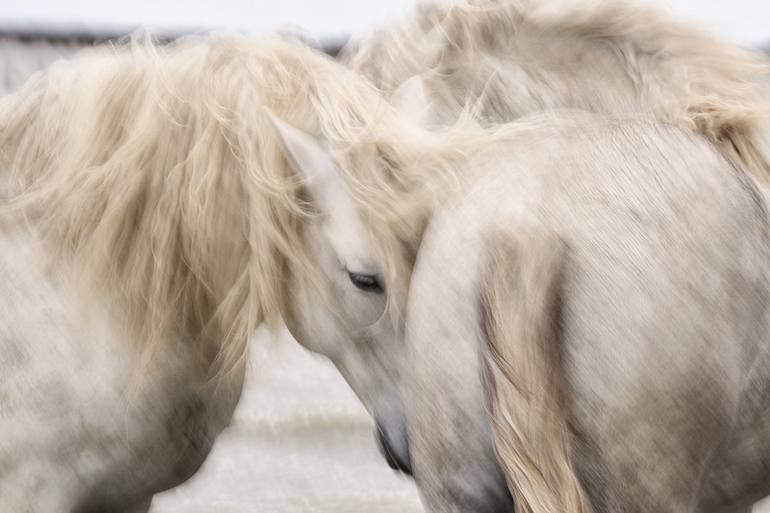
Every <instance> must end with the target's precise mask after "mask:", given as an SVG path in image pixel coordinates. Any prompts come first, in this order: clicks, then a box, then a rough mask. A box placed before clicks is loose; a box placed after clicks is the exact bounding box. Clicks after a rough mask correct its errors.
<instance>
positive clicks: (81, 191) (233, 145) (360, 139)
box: [0, 37, 454, 369]
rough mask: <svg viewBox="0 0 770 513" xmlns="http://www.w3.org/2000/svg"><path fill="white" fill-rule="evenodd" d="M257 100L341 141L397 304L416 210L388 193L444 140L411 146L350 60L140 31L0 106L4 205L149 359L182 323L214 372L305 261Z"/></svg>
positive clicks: (275, 314) (273, 315)
mask: <svg viewBox="0 0 770 513" xmlns="http://www.w3.org/2000/svg"><path fill="white" fill-rule="evenodd" d="M264 107H268V108H269V109H271V110H272V111H273V112H274V113H275V114H276V115H278V116H280V117H281V118H283V119H284V120H286V121H287V122H288V123H291V124H293V125H294V126H296V127H298V128H301V129H303V130H305V131H307V132H309V133H313V134H316V135H319V136H323V137H324V138H325V139H326V140H327V141H328V142H329V144H330V146H331V147H332V148H333V149H334V150H335V151H336V153H337V155H338V157H339V159H340V162H341V164H342V168H343V170H345V171H346V172H347V173H348V178H349V182H350V184H351V189H352V191H353V194H354V196H355V197H356V199H357V200H358V202H359V204H360V207H361V210H362V214H363V215H364V218H365V219H367V220H368V221H369V224H371V229H372V232H373V233H372V235H373V239H374V241H375V243H376V244H377V247H378V248H379V249H380V250H381V252H382V254H383V258H384V260H385V262H387V263H388V266H387V273H386V279H388V280H389V283H388V286H389V287H390V288H391V290H392V292H393V293H392V294H391V296H392V297H393V298H394V299H393V301H392V302H394V303H397V302H401V303H402V302H403V301H405V299H404V295H405V290H406V282H407V280H408V277H409V271H410V269H409V268H408V266H409V265H410V264H411V262H410V260H411V259H412V258H413V257H414V253H415V251H416V247H417V241H418V239H419V230H420V223H419V221H418V220H417V217H419V216H417V213H416V212H414V213H412V214H414V216H417V217H414V218H412V219H413V220H414V221H415V222H414V223H410V222H405V221H408V220H409V219H408V216H407V215H406V214H404V212H406V211H403V212H400V211H398V212H397V208H396V206H397V205H398V204H399V199H400V198H405V197H406V196H408V195H406V194H405V192H407V191H409V190H412V189H415V188H419V187H424V183H425V178H424V176H423V177H421V175H425V176H427V174H429V173H430V172H431V170H432V169H436V168H437V167H440V162H441V159H442V157H441V152H438V153H432V152H430V151H426V150H425V149H422V150H417V145H412V146H410V145H408V144H406V141H408V140H410V139H411V138H410V137H408V136H407V134H406V133H405V132H404V130H409V128H408V127H405V126H404V125H402V124H400V123H399V122H398V119H397V117H396V116H394V113H393V112H391V110H390V107H389V105H388V104H387V103H385V102H383V101H382V100H381V99H380V96H379V94H378V92H377V91H376V90H375V89H374V88H372V87H371V86H369V85H368V83H367V82H366V81H364V80H363V79H361V78H359V77H358V76H357V75H356V74H355V73H354V72H352V71H350V70H347V69H345V68H343V67H342V66H340V65H339V64H337V63H335V62H333V61H331V60H330V59H328V58H326V57H325V56H322V55H320V54H319V53H317V52H315V51H313V50H311V49H309V48H306V47H303V46H301V45H299V44H294V43H289V42H285V41H277V40H270V41H260V42H255V41H250V40H246V39H243V38H238V37H220V38H214V39H204V40H189V41H183V42H179V43H176V44H173V45H170V46H165V47H159V46H156V45H154V44H152V43H150V42H147V41H139V42H136V41H135V42H132V43H129V44H126V45H124V46H119V47H116V48H111V49H96V50H92V51H88V52H85V53H83V54H80V55H79V56H78V57H76V58H75V59H74V60H72V61H69V62H62V63H59V64H57V65H55V66H54V67H52V68H51V69H49V70H48V71H45V72H43V73H41V74H39V75H37V76H35V77H34V78H33V79H31V80H30V81H29V82H28V83H27V85H26V86H25V87H23V88H22V89H21V90H20V91H19V92H18V93H17V94H15V95H12V96H10V97H7V98H5V99H4V100H3V102H2V103H0V170H2V174H0V177H2V178H3V183H2V185H0V194H3V195H5V196H6V199H7V201H6V203H7V205H9V206H10V210H6V212H5V213H4V218H5V219H6V220H8V219H9V217H8V215H12V216H17V217H16V218H17V219H18V215H23V216H24V217H25V218H26V220H27V221H28V222H29V224H30V225H31V226H32V227H33V228H34V229H35V230H36V231H37V232H39V234H40V236H41V237H42V238H43V239H44V240H45V241H47V243H49V244H50V245H51V248H52V252H53V254H54V255H55V256H56V258H54V259H53V263H54V265H56V266H63V265H65V264H67V265H72V266H74V268H75V270H76V271H77V272H78V273H79V274H78V276H79V278H78V279H79V286H80V287H79V288H80V290H81V291H82V292H83V294H84V298H85V300H91V301H92V303H91V306H94V305H96V306H99V307H105V306H104V305H107V307H109V308H113V309H114V311H116V312H119V313H118V315H117V316H118V318H120V319H123V320H124V323H125V329H126V332H127V334H128V335H129V336H130V338H132V339H134V340H138V341H140V342H141V343H143V344H145V345H144V346H143V347H144V348H145V352H144V354H145V362H151V361H152V356H153V355H154V354H156V351H157V350H158V349H159V348H160V347H162V346H163V344H164V343H166V342H167V341H168V340H170V338H171V337H177V338H179V337H182V338H183V339H185V340H190V341H191V344H197V345H198V348H199V350H200V354H201V355H202V359H203V362H204V364H205V365H206V367H207V368H208V367H209V366H210V365H211V363H212V362H216V363H218V365H217V368H220V369H221V368H222V367H230V366H231V365H233V364H234V363H235V362H237V361H239V360H240V359H241V356H242V355H243V350H244V347H245V344H246V341H247V339H248V336H249V334H250V333H252V332H253V330H254V329H255V328H256V326H257V325H258V324H260V323H261V322H263V321H267V322H269V323H276V322H278V319H279V318H280V316H281V314H282V311H283V308H284V305H285V303H286V300H287V285H286V284H287V282H288V280H287V276H286V272H287V266H288V263H289V262H292V263H294V264H296V266H295V267H296V268H300V269H304V270H306V272H307V275H308V277H309V279H313V273H314V265H313V259H312V255H310V254H309V252H308V250H307V249H306V248H305V246H304V244H303V239H302V235H301V230H302V225H303V223H304V222H305V221H306V220H307V219H308V218H309V217H310V216H313V215H314V212H313V209H312V207H311V205H309V204H308V201H307V199H306V198H305V197H304V195H303V192H302V187H301V185H302V184H301V183H300V181H299V180H298V178H297V177H296V176H294V175H293V174H292V172H291V171H290V169H289V167H288V166H287V163H286V161H285V159H284V157H283V154H282V152H281V151H280V149H279V145H278V142H277V140H276V138H275V134H274V133H273V129H272V127H271V126H270V124H269V122H268V120H267V117H266V114H265V112H264V110H263V108H264ZM452 151H454V150H452ZM432 155H435V156H432ZM431 159H432V160H431ZM407 162H408V163H411V164H414V165H412V166H411V167H410V168H409V169H407V167H406V166H405V165H403V164H404V163H407ZM418 184H420V185H418ZM402 214H403V215H402ZM412 214H410V215H412ZM423 217H424V215H423ZM378 227H380V228H378ZM385 227H387V229H385ZM397 298H398V301H396V299H397Z"/></svg>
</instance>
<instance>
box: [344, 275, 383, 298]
mask: <svg viewBox="0 0 770 513" xmlns="http://www.w3.org/2000/svg"><path fill="white" fill-rule="evenodd" d="M348 276H349V277H350V281H351V282H353V285H355V286H356V287H357V288H359V289H361V290H363V291H364V292H374V293H375V294H382V293H383V292H384V289H383V288H382V285H380V282H379V280H378V279H377V275H375V274H359V273H352V272H350V271H348Z"/></svg>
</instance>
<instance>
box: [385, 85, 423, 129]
mask: <svg viewBox="0 0 770 513" xmlns="http://www.w3.org/2000/svg"><path fill="white" fill-rule="evenodd" d="M390 103H391V105H393V107H394V108H395V109H396V110H397V111H398V112H399V113H400V114H401V115H402V116H403V117H405V118H406V119H408V120H409V121H411V122H412V123H414V124H416V125H418V126H421V127H423V126H425V125H427V124H428V118H429V107H430V102H429V101H428V95H427V94H426V93H425V82H424V81H423V78H422V77H421V76H420V75H415V76H413V77H411V78H408V79H407V80H406V81H405V82H403V83H402V84H401V85H399V86H398V87H397V88H396V90H395V91H394V92H393V95H392V96H391V97H390Z"/></svg>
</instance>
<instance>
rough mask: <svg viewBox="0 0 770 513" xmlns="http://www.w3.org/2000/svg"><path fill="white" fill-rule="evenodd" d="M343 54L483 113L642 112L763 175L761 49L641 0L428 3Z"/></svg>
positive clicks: (385, 79)
mask: <svg viewBox="0 0 770 513" xmlns="http://www.w3.org/2000/svg"><path fill="white" fill-rule="evenodd" d="M343 58H344V59H346V60H347V61H348V63H349V64H350V65H351V66H352V67H353V68H355V69H357V70H359V71H360V72H361V73H363V74H364V75H365V76H367V77H369V78H370V80H372V81H373V82H374V83H375V84H377V85H378V86H379V87H380V88H381V89H382V90H383V91H385V92H386V93H387V92H392V91H393V90H394V89H395V88H396V87H397V86H398V85H399V84H401V83H402V82H403V81H404V80H406V79H407V78H409V77H411V76H413V75H416V74H422V75H423V76H424V77H425V79H426V81H427V84H428V86H429V87H430V91H431V93H433V95H434V97H436V98H440V99H441V100H442V101H444V102H445V103H447V104H448V105H450V106H452V107H453V110H455V111H457V110H460V109H462V108H464V107H465V105H466V104H468V103H480V110H481V116H482V118H483V119H485V120H486V121H487V122H493V123H499V122H506V121H512V120H514V119H516V118H517V117H519V116H522V115H524V114H527V113H529V112H533V111H538V110H543V109H550V108H580V109H585V110H589V111H593V112H597V113H609V114H625V113H632V112H645V113H651V114H654V115H655V116H656V118H657V119H659V120H661V121H664V122H670V123H674V124H677V125H679V126H682V127H685V128H687V129H691V130H695V131H697V132H699V133H701V134H703V135H705V136H706V137H708V138H709V139H710V140H712V141H713V142H714V143H715V144H716V145H717V146H718V147H719V148H720V149H721V151H722V152H723V153H724V154H725V155H726V156H727V157H728V158H730V159H731V160H732V161H734V162H736V163H739V164H741V165H742V167H743V168H744V169H746V170H747V171H748V172H749V173H751V174H753V175H755V176H758V177H761V178H763V179H767V178H768V177H770V175H769V174H768V173H769V172H770V166H769V165H768V162H767V158H766V156H765V155H764V154H763V152H762V151H761V138H760V136H759V130H760V125H761V123H760V121H761V120H762V118H763V117H764V116H765V115H766V106H765V104H764V101H763V99H762V98H761V89H760V86H759V82H760V81H761V80H762V78H763V77H764V76H766V75H767V73H768V71H770V67H768V62H767V59H766V57H764V56H760V55H759V54H753V53H751V52H749V51H746V50H742V49H739V48H736V47H734V46H731V45H729V44H727V43H724V42H722V41H719V40H718V39H717V38H714V37H712V36H711V35H709V34H706V33H703V32H701V31H698V30H695V29H693V28H692V27H689V26H686V25H684V24H682V23H678V22H676V21H674V20H672V19H669V18H668V17H666V16H664V15H663V14H662V13H660V12H658V11H657V10H656V9H654V8H650V7H648V6H642V5H638V4H636V3H631V2H629V1H624V0H596V1H593V2H588V3H586V2H584V1H581V2H577V1H574V0H551V1H548V2H542V1H539V0H466V1H462V0H460V1H458V2H440V1H436V2H426V3H424V4H422V6H421V7H420V9H419V11H418V13H417V15H416V16H415V17H414V19H412V20H411V21H410V22H408V23H406V24H405V25H404V26H402V27H400V28H397V29H395V30H388V31H382V32H379V33H377V34H375V35H374V36H373V37H372V38H370V39H368V40H366V41H364V42H363V44H362V45H361V46H360V47H358V48H355V47H353V48H352V49H348V50H347V52H346V54H343ZM426 70H427V71H426Z"/></svg>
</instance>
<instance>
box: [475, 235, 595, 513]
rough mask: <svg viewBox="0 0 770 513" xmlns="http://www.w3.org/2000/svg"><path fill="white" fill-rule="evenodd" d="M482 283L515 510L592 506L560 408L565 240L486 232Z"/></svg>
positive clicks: (502, 448) (495, 414)
mask: <svg viewBox="0 0 770 513" xmlns="http://www.w3.org/2000/svg"><path fill="white" fill-rule="evenodd" d="M488 248H489V251H488V253H487V257H488V260H487V264H488V266H487V267H486V269H485V273H484V282H483V284H482V291H483V295H482V322H483V327H484V330H485V335H486V337H485V338H486V341H487V347H486V350H485V351H484V359H485V371H486V376H485V377H486V380H487V382H486V385H487V386H486V394H487V400H488V402H489V407H490V411H491V420H492V428H493V436H494V441H495V448H496V451H497V456H498V460H499V462H500V464H501V467H502V469H503V472H504V473H505V475H506V479H507V481H508V487H509V488H510V490H511V493H512V495H513V498H514V503H515V505H516V513H591V512H592V508H591V505H590V502H589V500H588V497H587V496H586V493H585V491H584V490H583V488H582V486H581V484H580V482H579V481H578V479H577V476H576V474H575V471H574V468H573V465H572V461H571V457H570V440H569V437H570V435H569V431H568V427H567V422H566V418H565V411H564V397H563V390H562V388H561V387H562V383H561V377H562V376H561V368H560V367H561V362H560V354H559V348H558V327H557V320H558V319H557V316H558V309H559V295H560V290H559V289H560V285H561V273H562V267H563V258H564V247H563V245H562V243H561V241H560V240H559V239H558V237H556V236H555V235H554V234H552V233H550V232H547V231H546V230H544V229H542V228H537V229H531V230H523V231H518V232H517V233H516V234H515V235H511V234H510V233H505V234H502V233H496V234H495V235H494V236H493V237H491V238H490V239H489V244H488Z"/></svg>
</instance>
